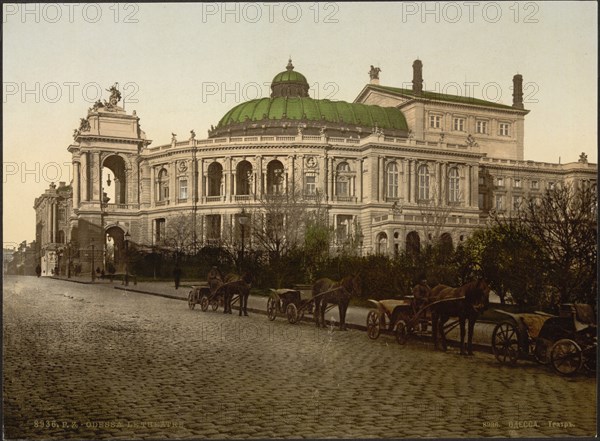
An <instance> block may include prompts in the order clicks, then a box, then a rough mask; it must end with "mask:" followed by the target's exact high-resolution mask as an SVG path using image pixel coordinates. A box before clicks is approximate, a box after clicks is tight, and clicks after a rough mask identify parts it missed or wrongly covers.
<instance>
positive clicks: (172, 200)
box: [169, 161, 179, 205]
mask: <svg viewBox="0 0 600 441" xmlns="http://www.w3.org/2000/svg"><path fill="white" fill-rule="evenodd" d="M175 165H176V161H171V162H170V163H169V204H171V205H174V204H176V203H177V197H178V196H179V194H178V191H177V190H178V188H177V167H176V166H175Z"/></svg>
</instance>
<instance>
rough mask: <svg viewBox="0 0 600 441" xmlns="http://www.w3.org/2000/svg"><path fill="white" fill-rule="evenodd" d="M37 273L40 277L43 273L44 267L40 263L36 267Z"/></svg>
mask: <svg viewBox="0 0 600 441" xmlns="http://www.w3.org/2000/svg"><path fill="white" fill-rule="evenodd" d="M35 273H36V274H37V276H38V277H40V276H41V275H42V267H41V266H40V265H39V264H38V266H36V267H35Z"/></svg>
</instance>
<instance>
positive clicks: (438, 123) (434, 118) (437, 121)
mask: <svg viewBox="0 0 600 441" xmlns="http://www.w3.org/2000/svg"><path fill="white" fill-rule="evenodd" d="M429 127H430V128H432V129H440V128H441V127H442V117H441V115H429Z"/></svg>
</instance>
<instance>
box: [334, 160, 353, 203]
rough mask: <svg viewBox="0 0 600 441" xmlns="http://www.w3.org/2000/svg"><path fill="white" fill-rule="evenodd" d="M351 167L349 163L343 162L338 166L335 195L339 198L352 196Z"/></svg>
mask: <svg viewBox="0 0 600 441" xmlns="http://www.w3.org/2000/svg"><path fill="white" fill-rule="evenodd" d="M349 173H350V166H349V165H348V163H347V162H341V163H339V164H338V166H337V176H336V179H335V194H336V195H337V196H350V177H349V176H348V174H349Z"/></svg>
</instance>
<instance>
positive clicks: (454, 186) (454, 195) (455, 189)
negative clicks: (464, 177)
mask: <svg viewBox="0 0 600 441" xmlns="http://www.w3.org/2000/svg"><path fill="white" fill-rule="evenodd" d="M459 183H460V177H459V175H458V169H457V168H456V167H452V168H451V169H450V170H448V192H449V194H448V200H449V201H450V202H458V201H459V197H460V194H459V193H460V188H459Z"/></svg>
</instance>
